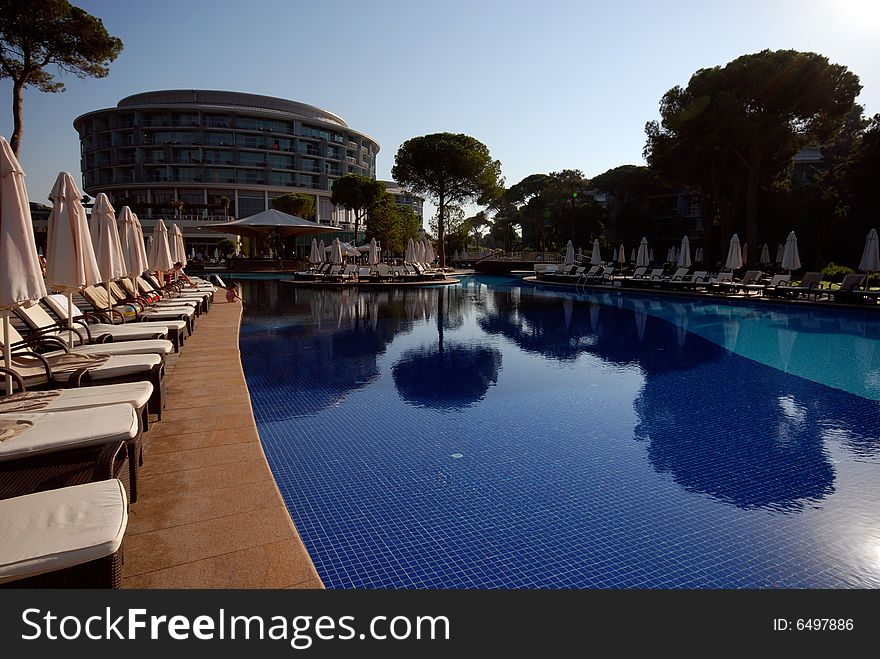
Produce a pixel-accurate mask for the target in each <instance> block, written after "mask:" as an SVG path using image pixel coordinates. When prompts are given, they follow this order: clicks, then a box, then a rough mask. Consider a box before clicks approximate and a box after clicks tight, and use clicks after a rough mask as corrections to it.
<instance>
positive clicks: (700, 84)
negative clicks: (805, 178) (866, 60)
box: [645, 50, 861, 263]
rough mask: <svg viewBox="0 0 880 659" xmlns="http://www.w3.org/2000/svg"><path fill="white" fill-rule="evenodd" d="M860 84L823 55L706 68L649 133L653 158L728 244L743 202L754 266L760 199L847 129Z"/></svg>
mask: <svg viewBox="0 0 880 659" xmlns="http://www.w3.org/2000/svg"><path fill="white" fill-rule="evenodd" d="M860 89H861V85H860V84H859V79H858V77H857V76H856V75H855V74H853V73H851V72H850V71H849V70H847V68H846V67H844V66H841V65H839V64H831V63H830V62H829V61H828V59H827V58H826V57H824V56H822V55H818V54H816V53H803V52H798V51H794V50H779V51H770V50H764V51H761V52H760V53H755V54H751V55H743V56H742V57H739V58H737V59H735V60H733V61H732V62H730V63H728V64H727V65H726V66H725V67H724V68H721V67H714V68H710V69H701V70H699V71H697V72H696V73H695V74H694V75H693V76H692V77H691V79H690V81H689V83H688V86H687V88H685V89H682V88H681V87H674V88H673V89H670V90H669V91H668V92H667V93H666V94H665V95H664V96H663V99H662V100H661V102H660V115H661V121H660V122H659V123H657V122H651V123H649V124H648V125H647V126H646V132H647V135H648V142H647V145H646V146H645V156H646V158H647V160H648V162H649V164H650V165H651V166H652V167H653V168H655V169H656V170H657V171H658V172H659V173H660V174H661V175H663V176H664V177H665V178H667V180H669V181H670V182H673V183H679V184H686V185H689V186H691V187H693V188H695V189H699V190H700V191H701V192H702V193H703V195H704V198H705V199H706V201H707V208H709V209H710V212H711V211H712V210H715V211H717V212H718V214H719V216H720V218H721V227H722V232H723V234H724V235H723V236H722V237H721V238H722V242H723V241H726V240H727V238H728V237H729V233H730V232H731V231H732V228H733V222H734V220H735V217H736V213H737V208H738V207H741V205H744V207H745V217H746V238H745V240H746V241H747V242H748V246H749V254H748V262H749V263H754V262H755V257H756V248H757V245H758V244H759V243H758V240H759V235H758V192H759V189H761V188H762V187H763V188H767V187H769V186H771V185H772V184H773V182H774V181H776V180H777V179H778V178H779V176H780V175H781V173H782V172H784V171H785V170H786V168H787V167H788V166H789V164H790V162H791V159H792V157H793V156H794V155H795V153H797V151H798V150H799V149H800V148H802V147H804V146H806V145H809V144H825V143H827V142H828V141H829V140H831V139H832V138H833V137H834V135H835V134H836V133H837V132H838V131H839V130H840V128H841V126H842V125H843V122H844V120H845V118H846V116H847V114H848V113H849V112H850V110H851V108H852V107H853V103H854V100H855V97H856V96H857V95H858V93H859V90H860Z"/></svg>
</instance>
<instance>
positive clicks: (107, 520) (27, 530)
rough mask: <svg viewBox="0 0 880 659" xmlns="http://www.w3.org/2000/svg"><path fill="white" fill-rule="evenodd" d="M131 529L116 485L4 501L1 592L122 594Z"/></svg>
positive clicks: (100, 484) (122, 494)
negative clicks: (125, 550)
mask: <svg viewBox="0 0 880 659" xmlns="http://www.w3.org/2000/svg"><path fill="white" fill-rule="evenodd" d="M127 526H128V501H126V498H125V489H124V487H123V485H122V483H121V482H120V481H119V480H116V479H110V480H102V481H99V482H94V483H87V484H84V485H75V486H72V487H65V488H62V489H55V490H50V491H47V492H39V493H36V494H30V495H27V496H21V497H16V498H14V499H8V500H5V501H0V537H2V538H3V539H4V541H3V543H0V587H4V588H118V587H119V586H120V584H121V580H122V545H123V540H124V538H125V531H126V528H127Z"/></svg>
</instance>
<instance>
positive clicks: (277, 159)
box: [268, 154, 293, 169]
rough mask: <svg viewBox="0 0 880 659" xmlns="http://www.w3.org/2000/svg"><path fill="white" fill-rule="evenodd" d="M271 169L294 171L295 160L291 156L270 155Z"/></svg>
mask: <svg viewBox="0 0 880 659" xmlns="http://www.w3.org/2000/svg"><path fill="white" fill-rule="evenodd" d="M268 161H269V167H274V168H275V169H293V158H292V157H290V156H276V155H274V154H270V155H269V156H268Z"/></svg>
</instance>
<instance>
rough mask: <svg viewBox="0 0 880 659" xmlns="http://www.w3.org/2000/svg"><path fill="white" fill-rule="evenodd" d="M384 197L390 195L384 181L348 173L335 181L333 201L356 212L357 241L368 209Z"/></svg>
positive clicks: (355, 230) (355, 231)
mask: <svg viewBox="0 0 880 659" xmlns="http://www.w3.org/2000/svg"><path fill="white" fill-rule="evenodd" d="M384 197H390V195H389V194H388V191H387V190H386V189H385V184H384V183H382V182H381V181H376V180H374V179H371V178H368V177H366V176H361V175H360V174H346V175H345V176H342V177H340V178H338V179H336V180H335V181H333V189H332V196H331V201H332V202H333V203H334V204H335V205H336V206H341V207H343V208H346V209H348V210H350V211H353V212H354V239H355V242H357V240H358V234H359V233H360V222H361V220H362V219H363V218H364V215H366V213H367V210H368V209H369V208H370V207H372V206H373V205H375V204H377V203H379V201H380V200H381V199H383V198H384Z"/></svg>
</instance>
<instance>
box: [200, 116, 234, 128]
mask: <svg viewBox="0 0 880 659" xmlns="http://www.w3.org/2000/svg"><path fill="white" fill-rule="evenodd" d="M204 124H205V126H206V127H208V128H229V117H224V116H222V115H211V114H209V115H207V116H206V117H205V118H204Z"/></svg>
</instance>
